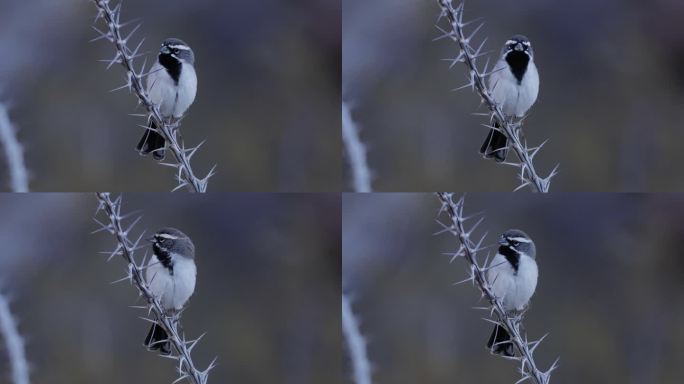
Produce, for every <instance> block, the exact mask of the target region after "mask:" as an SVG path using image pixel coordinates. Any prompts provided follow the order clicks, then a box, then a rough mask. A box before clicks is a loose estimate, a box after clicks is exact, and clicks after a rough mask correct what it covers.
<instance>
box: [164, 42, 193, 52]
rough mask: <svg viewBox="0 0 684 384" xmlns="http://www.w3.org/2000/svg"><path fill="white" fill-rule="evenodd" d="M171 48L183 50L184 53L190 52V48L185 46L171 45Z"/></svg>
mask: <svg viewBox="0 0 684 384" xmlns="http://www.w3.org/2000/svg"><path fill="white" fill-rule="evenodd" d="M169 48H171V49H182V50H184V51H189V50H190V47H188V46H187V45H183V44H179V45H169Z"/></svg>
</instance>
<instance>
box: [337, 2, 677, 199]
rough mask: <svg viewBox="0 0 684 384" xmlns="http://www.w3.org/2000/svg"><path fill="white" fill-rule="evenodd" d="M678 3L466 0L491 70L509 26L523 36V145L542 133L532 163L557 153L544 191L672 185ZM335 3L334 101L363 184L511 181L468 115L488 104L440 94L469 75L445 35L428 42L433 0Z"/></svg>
mask: <svg viewBox="0 0 684 384" xmlns="http://www.w3.org/2000/svg"><path fill="white" fill-rule="evenodd" d="M682 12H684V3H682V2H678V1H670V0H656V1H648V2H643V1H614V0H613V1H592V0H580V1H571V2H548V1H540V0H521V1H515V2H510V1H496V2H494V1H471V2H467V4H466V7H465V18H466V20H472V19H476V18H478V17H484V22H485V25H484V27H483V28H482V29H481V30H480V32H479V33H478V37H479V39H477V41H476V42H475V46H478V45H479V42H480V41H481V39H482V38H484V37H488V41H487V47H488V48H489V50H491V53H490V58H491V62H490V68H491V65H492V64H493V63H494V61H495V60H496V59H498V55H499V52H500V49H501V46H502V45H503V42H504V41H506V39H507V38H509V37H510V36H512V35H514V34H517V33H522V34H525V35H527V36H528V37H529V38H530V39H531V41H532V45H533V46H534V52H535V61H536V63H537V66H538V68H539V73H540V77H541V86H540V93H539V99H538V101H537V104H536V105H535V106H534V107H533V108H532V110H531V113H530V115H529V116H528V118H527V119H526V121H525V125H524V130H525V134H526V136H527V138H528V140H529V141H530V145H531V146H534V145H537V144H539V143H541V142H542V141H543V140H545V139H549V142H548V143H547V144H546V146H545V147H544V148H543V149H542V150H541V152H540V153H539V155H538V156H537V157H536V158H535V165H536V166H537V168H538V171H539V172H541V173H542V174H545V173H546V172H548V171H550V170H551V169H552V168H553V166H554V165H555V164H556V163H560V174H559V176H558V177H556V178H554V181H553V183H552V186H551V191H674V190H681V189H682V188H684V173H683V172H682V171H681V166H680V162H681V143H682V142H684V130H682V129H681V127H682V126H684V118H683V117H682V116H683V115H682V113H681V106H682V104H683V103H684V75H683V74H684V72H683V71H682V67H683V63H684V29H682V28H680V27H679V24H680V22H679V21H678V20H679V17H680V16H681V14H682ZM343 13H344V18H343V22H342V23H343V32H342V37H343V52H344V54H343V65H342V72H343V84H342V87H343V98H344V99H345V100H346V101H348V102H349V103H351V104H352V105H355V106H356V107H355V108H354V109H353V111H352V113H353V117H354V119H355V121H356V122H357V124H358V125H359V126H360V127H361V129H362V131H361V135H362V139H363V140H364V141H365V142H366V144H367V145H368V147H369V149H370V150H369V153H368V161H369V166H370V167H371V169H372V170H373V171H374V174H375V179H374V189H375V190H384V191H433V190H468V191H477V190H480V191H487V190H488V191H510V190H512V189H513V188H514V187H515V186H516V183H515V178H514V174H513V172H512V170H511V169H509V168H507V167H502V166H499V165H496V164H495V163H494V162H493V161H484V160H482V159H481V157H480V155H479V153H478V150H479V148H480V145H481V143H482V141H483V140H484V138H485V136H486V129H485V128H483V127H482V126H481V124H482V123H487V122H488V121H487V119H486V118H484V117H481V116H473V115H472V113H473V112H486V109H485V108H483V107H480V108H478V105H479V98H478V96H477V95H476V94H474V93H472V92H470V91H469V90H468V89H466V90H461V91H458V92H450V90H451V89H454V88H457V87H459V86H461V85H463V84H465V83H467V81H468V80H467V78H466V74H467V72H466V70H465V68H464V66H463V65H462V64H460V63H459V64H458V65H455V66H454V68H453V69H452V70H449V68H448V67H449V62H447V61H442V60H441V59H446V58H452V59H453V58H454V57H456V56H457V55H458V48H457V46H456V45H455V43H453V42H451V41H449V40H448V39H442V40H439V41H435V42H433V41H432V40H433V39H434V38H436V37H438V36H440V34H441V32H439V31H438V30H437V29H436V28H435V23H436V21H437V17H438V15H439V7H438V5H437V2H436V1H418V0H376V1H372V2H368V1H362V0H344V2H343ZM441 22H442V23H443V24H442V26H443V27H444V26H445V24H444V23H445V21H444V20H442V21H441ZM476 25H477V24H474V25H473V26H471V30H472V28H474V27H475V26H476ZM485 62H486V59H482V60H481V65H484V63H485ZM349 185H350V183H347V185H346V187H347V188H349Z"/></svg>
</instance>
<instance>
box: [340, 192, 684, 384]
mask: <svg viewBox="0 0 684 384" xmlns="http://www.w3.org/2000/svg"><path fill="white" fill-rule="evenodd" d="M465 204H466V205H465V207H466V208H465V209H466V212H465V213H466V214H474V213H476V212H478V211H483V210H484V215H485V221H484V222H483V223H482V224H481V225H480V227H479V230H478V231H477V234H478V235H480V234H484V233H485V231H488V232H489V237H488V238H489V241H488V242H487V244H495V242H496V238H497V237H498V235H499V234H500V233H501V232H503V231H505V230H506V229H509V228H519V229H522V230H524V231H525V232H527V233H528V234H529V235H530V236H531V237H532V238H533V240H534V241H535V243H536V246H537V262H538V264H539V283H538V286H537V292H536V293H535V295H534V296H533V298H532V304H531V308H530V310H529V311H528V312H527V315H526V317H525V320H524V324H525V326H526V328H527V332H528V336H529V338H530V340H535V339H537V338H539V337H541V336H543V335H544V334H545V333H547V332H548V333H549V336H548V337H547V338H546V339H545V340H544V342H543V343H542V344H541V345H540V346H539V348H538V349H537V351H536V353H535V356H536V362H537V363H538V364H539V365H541V366H542V367H548V366H549V365H550V364H551V363H552V362H553V361H554V360H555V358H556V357H558V356H560V368H559V369H558V370H557V371H555V372H554V374H553V382H556V383H635V384H636V383H640V384H642V383H649V384H650V383H653V384H655V383H658V384H660V383H667V384H670V383H672V384H674V383H678V382H679V381H681V377H682V374H684V368H682V365H681V361H682V359H684V334H683V333H682V332H681V329H680V328H681V324H682V323H684V282H683V281H682V276H683V275H684V260H683V259H682V257H681V249H682V248H683V247H684V240H683V239H684V225H683V224H682V220H681V212H682V211H683V210H684V198H683V197H680V196H673V195H635V194H621V195H606V194H580V195H568V194H551V195H549V196H546V195H544V196H542V195H538V194H537V195H532V194H521V195H510V194H495V193H490V194H484V193H483V194H469V195H468V196H466V202H465ZM438 209H439V202H438V201H437V198H436V196H434V195H432V194H373V195H360V194H359V195H351V194H346V195H344V197H343V224H342V230H343V237H342V247H343V254H342V255H343V256H342V258H343V266H342V272H343V289H344V291H345V292H348V293H349V294H350V295H352V297H355V298H356V299H355V301H354V311H355V313H356V315H357V316H358V317H359V319H360V321H361V323H362V332H363V333H364V335H365V336H366V337H367V338H368V339H369V340H370V343H369V346H368V348H369V350H368V355H369V358H370V360H371V363H372V364H373V365H374V368H375V370H374V382H378V383H396V384H402V383H407V384H409V383H411V384H413V383H455V382H459V383H512V382H515V381H516V380H517V378H518V377H519V376H518V373H517V372H516V369H517V368H518V367H516V365H515V364H514V363H512V362H510V361H507V360H505V359H502V358H499V357H494V356H490V354H489V352H488V350H487V348H486V347H485V344H486V342H487V338H488V337H489V335H490V332H491V330H492V329H491V327H492V325H491V324H490V323H488V322H485V321H483V320H481V318H482V317H487V315H488V313H487V312H486V311H479V310H475V309H472V307H475V306H483V305H486V303H485V302H483V301H479V300H478V299H479V298H480V293H479V291H478V290H477V288H475V287H473V286H470V285H467V284H463V285H458V286H453V285H452V283H454V282H458V281H461V280H462V279H464V278H465V277H466V276H467V274H466V272H467V264H466V263H465V261H464V260H462V259H457V260H455V261H454V262H453V263H452V264H449V259H450V257H451V256H450V255H446V253H448V252H450V253H453V252H455V251H456V250H458V246H459V244H458V240H457V239H456V238H455V237H453V236H452V235H449V234H442V235H439V236H433V233H435V232H438V231H440V230H441V229H442V227H441V226H440V225H439V224H437V223H436V222H435V218H436V216H437V211H438ZM472 222H473V223H474V222H475V220H473V221H472ZM478 239H479V237H478ZM495 250H496V249H495V248H493V249H492V252H494V251H495ZM485 256H486V255H484V254H483V255H481V260H482V261H483V260H484V258H485Z"/></svg>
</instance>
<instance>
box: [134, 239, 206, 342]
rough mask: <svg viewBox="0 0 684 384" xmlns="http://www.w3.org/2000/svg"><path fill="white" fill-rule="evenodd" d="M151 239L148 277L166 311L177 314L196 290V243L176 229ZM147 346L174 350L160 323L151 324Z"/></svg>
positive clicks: (146, 275) (151, 288) (148, 282)
mask: <svg viewBox="0 0 684 384" xmlns="http://www.w3.org/2000/svg"><path fill="white" fill-rule="evenodd" d="M150 240H151V241H152V251H153V257H152V258H150V261H149V263H148V264H147V270H146V272H145V279H146V280H147V284H148V285H149V287H150V290H151V291H152V293H153V294H154V295H155V296H156V297H157V298H158V299H159V302H160V303H161V305H162V307H164V311H165V312H166V313H167V314H174V313H176V312H177V311H179V310H181V309H182V308H183V306H184V305H185V303H186V302H187V301H188V299H189V298H190V296H192V293H193V292H194V291H195V279H196V277H197V268H196V267H195V245H194V244H193V243H192V240H190V238H189V237H188V236H187V235H186V234H184V233H183V232H181V231H179V230H178V229H175V228H163V229H160V230H159V231H158V232H157V233H155V235H154V236H153V237H152V238H151V239H150ZM145 346H147V347H148V348H149V349H150V350H159V352H160V353H162V354H164V355H168V354H170V353H171V343H170V342H169V341H168V335H167V334H166V331H164V329H163V328H162V327H160V326H158V325H157V324H152V327H151V328H150V331H149V332H148V333H147V337H146V338H145Z"/></svg>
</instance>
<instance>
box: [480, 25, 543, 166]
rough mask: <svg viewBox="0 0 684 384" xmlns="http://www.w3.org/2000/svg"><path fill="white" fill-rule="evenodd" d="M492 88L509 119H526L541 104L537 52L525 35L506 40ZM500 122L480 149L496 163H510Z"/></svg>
mask: <svg viewBox="0 0 684 384" xmlns="http://www.w3.org/2000/svg"><path fill="white" fill-rule="evenodd" d="M488 85H489V89H490V91H491V94H492V97H493V98H494V101H495V102H496V103H497V104H498V105H499V106H500V107H501V111H502V112H503V113H504V115H505V116H506V117H507V118H513V117H517V118H522V117H523V116H524V115H525V113H527V111H528V110H529V109H530V108H531V107H532V105H533V104H534V103H535V101H537V96H538V95H539V73H538V72H537V66H536V65H535V64H534V51H533V50H532V44H531V43H530V40H529V39H528V38H527V37H525V36H523V35H515V36H513V37H511V38H510V39H508V40H507V41H506V44H504V46H503V48H502V49H501V57H500V58H499V60H498V61H497V63H496V64H495V65H494V68H493V70H492V73H491V74H490V76H489V83H488ZM499 129H501V127H500V125H499V122H498V121H497V122H495V123H494V128H492V129H490V130H489V134H488V135H487V138H486V139H485V141H484V143H483V144H482V148H480V153H481V154H483V155H484V156H485V157H486V158H494V160H495V161H496V162H503V161H505V160H506V155H507V153H508V144H507V139H506V135H505V134H503V133H502V132H501V131H500V130H499Z"/></svg>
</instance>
